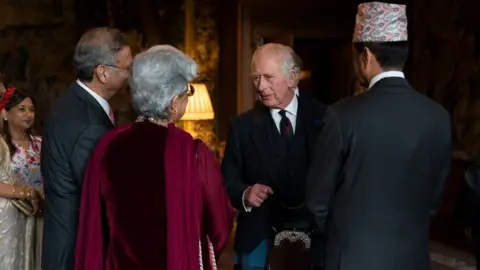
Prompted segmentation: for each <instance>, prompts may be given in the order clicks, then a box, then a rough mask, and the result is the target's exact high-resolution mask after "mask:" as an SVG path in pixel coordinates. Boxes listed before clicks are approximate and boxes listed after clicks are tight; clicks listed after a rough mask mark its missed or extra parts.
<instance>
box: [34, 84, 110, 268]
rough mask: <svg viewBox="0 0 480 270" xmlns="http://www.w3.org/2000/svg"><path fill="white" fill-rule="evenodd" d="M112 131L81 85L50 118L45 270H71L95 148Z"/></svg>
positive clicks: (45, 146)
mask: <svg viewBox="0 0 480 270" xmlns="http://www.w3.org/2000/svg"><path fill="white" fill-rule="evenodd" d="M111 128H113V125H112V123H111V122H110V119H109V118H108V116H107V114H106V113H105V111H104V110H103V108H102V107H101V105H100V104H99V103H98V101H97V100H95V98H94V97H92V96H91V95H90V94H89V93H88V92H87V91H86V90H85V89H83V88H81V87H80V85H78V84H77V83H74V84H72V85H71V86H70V88H69V89H68V91H67V93H65V94H64V95H63V96H62V97H60V99H59V101H58V102H57V104H56V105H55V106H54V107H53V109H52V111H51V112H50V115H49V117H48V119H47V121H46V125H45V130H44V135H43V141H42V152H41V169H42V174H43V178H44V187H45V224H44V240H43V255H42V269H43V270H71V269H73V260H74V258H73V255H74V248H75V242H76V236H77V228H78V215H79V207H80V191H81V189H82V182H83V176H84V170H85V167H86V164H87V162H88V160H89V158H90V155H91V153H92V151H93V149H94V147H95V145H96V143H97V142H98V140H99V139H100V138H101V137H102V136H103V134H105V133H106V132H107V131H108V130H109V129H111Z"/></svg>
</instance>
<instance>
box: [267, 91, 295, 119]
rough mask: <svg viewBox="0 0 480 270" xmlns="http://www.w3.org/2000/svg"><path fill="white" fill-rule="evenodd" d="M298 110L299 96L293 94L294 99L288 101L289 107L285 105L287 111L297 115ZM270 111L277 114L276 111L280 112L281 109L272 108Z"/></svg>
mask: <svg viewBox="0 0 480 270" xmlns="http://www.w3.org/2000/svg"><path fill="white" fill-rule="evenodd" d="M297 110H298V98H297V95H293V98H292V100H291V101H290V103H288V105H287V107H285V111H287V112H288V113H290V114H292V115H293V116H296V115H297ZM270 112H271V113H272V114H275V113H278V112H280V109H278V108H271V109H270Z"/></svg>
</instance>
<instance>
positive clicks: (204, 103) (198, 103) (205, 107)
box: [181, 83, 215, 120]
mask: <svg viewBox="0 0 480 270" xmlns="http://www.w3.org/2000/svg"><path fill="white" fill-rule="evenodd" d="M191 85H192V86H193V88H195V93H194V94H193V96H191V97H188V105H187V109H186V110H185V114H184V115H183V117H182V119H181V120H212V119H214V118H215V113H214V111H213V107H212V101H211V100H210V95H209V94H208V90H207V86H206V85H205V84H203V83H192V84H191Z"/></svg>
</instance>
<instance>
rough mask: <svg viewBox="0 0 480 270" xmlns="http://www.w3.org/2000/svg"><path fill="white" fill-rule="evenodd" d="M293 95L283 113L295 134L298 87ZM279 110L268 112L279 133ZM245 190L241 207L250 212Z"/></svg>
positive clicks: (273, 109) (280, 117) (274, 109)
mask: <svg viewBox="0 0 480 270" xmlns="http://www.w3.org/2000/svg"><path fill="white" fill-rule="evenodd" d="M295 90H296V91H295V95H293V99H292V101H290V103H289V104H288V105H287V107H285V111H287V113H286V114H285V115H286V116H287V118H288V120H290V123H291V124H292V129H293V133H294V134H295V127H296V125H297V111H298V97H297V95H298V88H296V89H295ZM280 111H281V110H280V109H278V108H272V109H270V114H271V115H272V119H273V122H274V123H275V126H276V127H277V129H278V132H279V133H281V131H280V121H281V120H282V116H281V115H280V114H279V112H280ZM246 192H247V190H245V191H244V192H243V194H242V203H243V208H244V209H245V212H250V211H252V207H251V206H247V205H245V194H246Z"/></svg>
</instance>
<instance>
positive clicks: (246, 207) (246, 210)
mask: <svg viewBox="0 0 480 270" xmlns="http://www.w3.org/2000/svg"><path fill="white" fill-rule="evenodd" d="M247 190H248V188H247V189H245V191H244V192H243V194H242V205H243V209H245V212H247V213H249V212H251V211H252V207H251V206H246V205H245V194H246V193H247Z"/></svg>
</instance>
